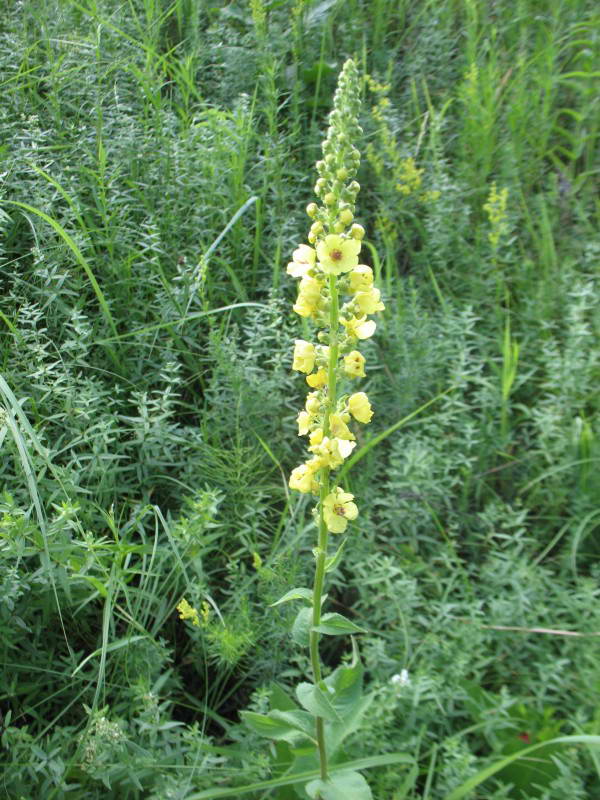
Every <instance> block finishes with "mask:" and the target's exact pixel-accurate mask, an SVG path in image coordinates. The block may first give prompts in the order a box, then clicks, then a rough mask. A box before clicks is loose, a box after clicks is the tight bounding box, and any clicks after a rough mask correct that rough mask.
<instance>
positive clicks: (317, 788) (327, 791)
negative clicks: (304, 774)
mask: <svg viewBox="0 0 600 800" xmlns="http://www.w3.org/2000/svg"><path fill="white" fill-rule="evenodd" d="M306 793H307V794H308V796H309V797H311V798H316V797H319V798H321V800H348V798H352V800H373V795H372V794H371V790H370V789H369V784H368V783H367V782H366V780H365V779H364V778H363V776H362V775H361V774H360V772H338V773H336V774H335V775H332V776H331V777H330V778H328V780H326V781H322V780H321V779H320V778H319V779H318V780H316V781H311V782H310V783H309V784H308V785H307V786H306Z"/></svg>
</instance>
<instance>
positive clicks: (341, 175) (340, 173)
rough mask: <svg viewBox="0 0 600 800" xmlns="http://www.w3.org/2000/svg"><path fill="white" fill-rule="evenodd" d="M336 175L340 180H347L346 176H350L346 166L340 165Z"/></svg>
mask: <svg viewBox="0 0 600 800" xmlns="http://www.w3.org/2000/svg"><path fill="white" fill-rule="evenodd" d="M335 177H336V178H337V179H338V180H339V181H345V180H346V178H347V177H348V170H347V169H346V167H340V169H338V171H337V172H336V173H335Z"/></svg>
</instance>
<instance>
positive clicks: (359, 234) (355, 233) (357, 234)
mask: <svg viewBox="0 0 600 800" xmlns="http://www.w3.org/2000/svg"><path fill="white" fill-rule="evenodd" d="M350 236H351V237H352V238H353V239H359V240H360V239H364V236H365V229H364V228H363V226H362V225H358V224H357V223H356V222H355V223H354V225H353V226H352V227H351V228H350Z"/></svg>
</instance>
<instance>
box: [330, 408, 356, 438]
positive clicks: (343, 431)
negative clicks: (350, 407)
mask: <svg viewBox="0 0 600 800" xmlns="http://www.w3.org/2000/svg"><path fill="white" fill-rule="evenodd" d="M329 429H330V430H331V433H332V435H333V436H335V437H336V438H338V439H356V436H355V435H354V434H353V433H352V431H351V430H350V428H349V427H348V426H347V425H346V423H345V422H344V420H343V419H342V417H341V415H340V414H332V415H331V416H330V417H329Z"/></svg>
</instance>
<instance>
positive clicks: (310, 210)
mask: <svg viewBox="0 0 600 800" xmlns="http://www.w3.org/2000/svg"><path fill="white" fill-rule="evenodd" d="M318 210H319V206H318V205H317V204H316V203H309V204H308V205H307V206H306V213H307V214H308V216H309V217H310V218H311V219H314V218H315V216H316V215H317V212H318Z"/></svg>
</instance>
